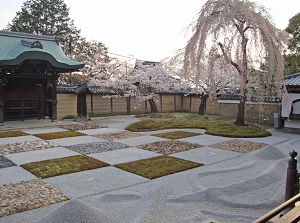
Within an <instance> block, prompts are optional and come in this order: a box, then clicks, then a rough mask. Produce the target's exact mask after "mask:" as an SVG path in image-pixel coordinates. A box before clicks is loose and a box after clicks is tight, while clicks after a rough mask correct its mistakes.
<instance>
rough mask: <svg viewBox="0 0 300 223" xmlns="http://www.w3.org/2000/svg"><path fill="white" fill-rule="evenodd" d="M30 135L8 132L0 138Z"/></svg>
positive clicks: (0, 134) (2, 133) (0, 133)
mask: <svg viewBox="0 0 300 223" xmlns="http://www.w3.org/2000/svg"><path fill="white" fill-rule="evenodd" d="M27 135H28V134H27V133H25V132H21V131H6V132H0V138H8V137H17V136H27Z"/></svg>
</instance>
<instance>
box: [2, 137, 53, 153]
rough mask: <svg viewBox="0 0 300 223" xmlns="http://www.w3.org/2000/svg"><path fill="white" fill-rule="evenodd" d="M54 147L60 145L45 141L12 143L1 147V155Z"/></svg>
mask: <svg viewBox="0 0 300 223" xmlns="http://www.w3.org/2000/svg"><path fill="white" fill-rule="evenodd" d="M54 147H58V145H56V144H54V143H52V142H49V141H44V140H36V141H26V142H19V143H10V144H4V145H0V154H3V155H7V154H12V153H21V152H28V151H34V150H42V149H50V148H54Z"/></svg>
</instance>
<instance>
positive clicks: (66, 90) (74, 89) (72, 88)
mask: <svg viewBox="0 0 300 223" xmlns="http://www.w3.org/2000/svg"><path fill="white" fill-rule="evenodd" d="M85 89H86V85H85V84H58V85H57V93H58V94H79V93H81V92H83V91H84V90H85Z"/></svg>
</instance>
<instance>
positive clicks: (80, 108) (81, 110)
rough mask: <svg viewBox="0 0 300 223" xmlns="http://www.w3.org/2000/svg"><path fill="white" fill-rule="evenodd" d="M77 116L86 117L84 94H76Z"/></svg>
mask: <svg viewBox="0 0 300 223" xmlns="http://www.w3.org/2000/svg"><path fill="white" fill-rule="evenodd" d="M77 114H78V116H79V118H86V117H87V106H86V92H85V91H83V92H80V93H79V94H77Z"/></svg>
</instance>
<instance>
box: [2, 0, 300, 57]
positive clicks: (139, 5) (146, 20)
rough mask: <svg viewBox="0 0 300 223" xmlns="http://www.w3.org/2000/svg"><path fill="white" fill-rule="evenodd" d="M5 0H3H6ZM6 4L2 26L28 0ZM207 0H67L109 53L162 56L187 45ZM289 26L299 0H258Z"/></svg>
mask: <svg viewBox="0 0 300 223" xmlns="http://www.w3.org/2000/svg"><path fill="white" fill-rule="evenodd" d="M2 1H3V0H2ZM5 1H6V3H5V4H2V5H1V8H0V29H2V28H4V27H5V26H6V25H7V24H8V23H9V22H11V20H12V19H13V17H14V16H15V14H16V12H17V11H20V10H21V6H22V4H23V2H25V0H9V1H8V0H5ZM205 2H206V1H205V0H151V1H145V0H84V1H78V0H65V3H66V4H67V6H68V7H69V8H70V18H72V19H74V23H75V26H76V27H77V28H79V29H81V34H82V36H84V37H86V38H87V39H95V40H97V41H101V42H103V43H104V44H105V45H106V46H107V47H108V48H109V52H111V53H116V54H120V55H124V56H133V57H136V58H138V59H142V60H155V61H159V60H161V59H163V58H164V57H166V56H170V55H171V54H172V53H173V52H174V50H176V49H178V48H182V47H184V46H185V44H186V42H187V40H188V38H189V36H188V35H185V32H184V30H185V29H186V28H187V27H188V25H189V24H190V23H191V22H192V21H193V20H194V19H195V18H196V15H197V13H198V12H199V11H200V9H201V7H202V5H203V4H204V3H205ZM256 2H259V3H261V4H263V5H264V6H265V7H266V8H267V9H268V11H269V13H270V14H271V15H272V17H273V19H274V22H275V26H276V27H277V28H279V29H285V28H286V26H287V25H288V20H289V19H290V18H291V17H293V16H294V15H295V14H297V13H298V12H300V1H299V0H285V1H277V0H257V1H256Z"/></svg>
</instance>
